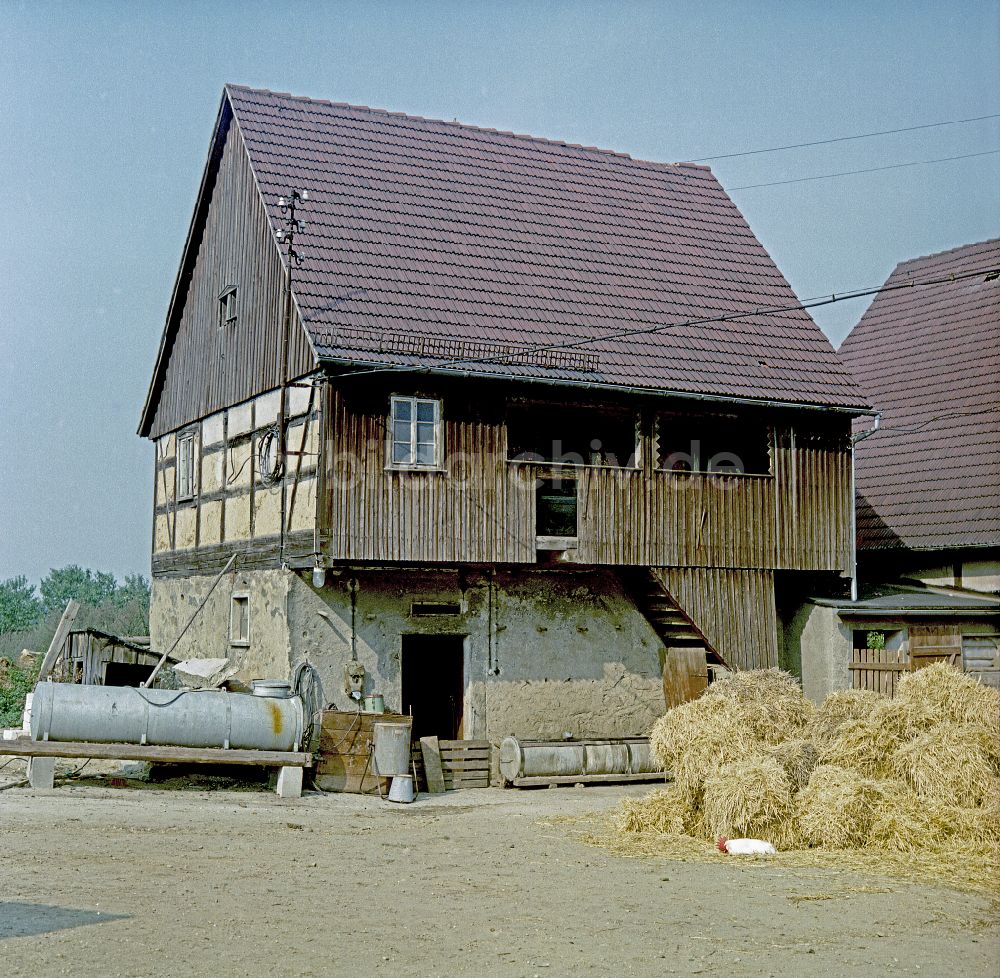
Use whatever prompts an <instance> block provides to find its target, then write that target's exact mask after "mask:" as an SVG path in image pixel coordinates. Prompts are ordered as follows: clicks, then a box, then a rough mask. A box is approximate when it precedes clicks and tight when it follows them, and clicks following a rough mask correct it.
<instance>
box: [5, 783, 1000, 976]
mask: <svg viewBox="0 0 1000 978" xmlns="http://www.w3.org/2000/svg"><path fill="white" fill-rule="evenodd" d="M7 773H8V772H5V775H6V774H7ZM644 790H646V789H644V788H640V787H636V786H632V787H629V788H623V787H617V788H614V787H590V788H559V789H540V790H534V791H501V790H498V789H483V790H477V791H461V792H452V793H448V794H447V795H444V796H441V795H438V796H434V797H433V798H432V797H428V796H422V797H421V798H420V799H418V801H417V802H416V803H415V804H413V805H409V806H395V805H391V804H389V803H383V802H379V801H378V800H376V799H367V798H361V797H357V796H351V795H325V796H320V795H315V794H313V795H308V796H306V797H304V798H302V799H300V800H294V801H293V800H280V799H278V798H277V797H276V796H275V795H273V794H271V793H265V792H262V791H254V792H250V791H203V790H184V791H178V790H161V789H154V788H143V789H141V790H139V789H135V788H129V787H123V788H109V787H95V786H87V785H81V784H65V785H63V786H57V787H56V788H55V789H53V790H51V791H33V790H31V789H29V788H15V789H12V790H8V791H3V792H0V846H2V849H0V852H2V862H0V881H2V882H0V972H2V974H3V975H4V976H5V978H14V976H19V975H31V976H44V978H50V976H56V975H74V976H91V975H93V976H101V978H109V976H118V975H121V976H126V975H127V976H154V975H156V976H159V975H185V976H194V975H199V976H200V975H211V976H236V975H253V976H258V975H261V976H264V975H267V976H270V975H278V974H282V975H289V976H317V978H318V976H340V975H344V976H350V978H362V976H368V975H377V976H390V975H405V976H410V975H413V976H421V978H432V976H448V978H454V976H466V975H468V976H493V975H496V976H502V978H508V976H509V978H525V976H527V978H531V976H540V978H554V976H558V975H573V976H601V978H606V976H619V975H643V976H645V975H650V976H661V975H725V976H738V978H742V976H757V975H763V976H768V975H770V976H782V978H786V976H787V978H801V976H804V975H810V976H817V978H833V976H838V978H840V976H861V975H864V976H881V975H897V974H919V975H924V976H947V978H964V976H968V978H973V976H977V978H978V976H990V978H995V976H996V975H997V974H998V973H1000V944H998V931H997V930H996V929H995V928H994V929H990V924H989V921H990V919H991V909H990V901H989V900H988V899H987V898H984V897H979V896H970V895H966V894H962V893H957V892H954V891H951V890H949V889H945V888H929V887H925V886H917V885H914V884H909V883H900V882H898V881H887V880H885V879H877V878H871V877H860V876H857V875H855V874H851V873H840V872H831V871H824V870H803V869H789V868H787V867H782V865H781V863H780V857H779V859H778V860H776V861H774V862H772V863H770V864H768V865H760V864H752V865H751V864H746V863H740V862H737V861H736V860H735V859H734V860H733V861H732V862H731V863H730V862H726V863H725V864H722V865H718V866H716V865H704V864H692V863H681V862H668V861H665V860H656V859H624V858H621V857H618V856H614V855H612V854H610V853H608V852H606V851H605V850H602V849H596V848H591V847H588V846H586V845H584V844H583V843H581V842H580V841H579V840H578V839H577V838H575V837H574V836H573V830H572V827H568V826H566V825H565V824H560V823H555V824H553V823H552V822H551V821H550V820H551V819H552V818H553V816H561V815H578V814H582V813H586V812H592V811H600V810H607V809H608V808H610V807H612V806H613V805H614V804H615V802H616V801H617V800H618V799H619V798H620V797H621V796H622V795H623V794H625V793H629V794H641V793H643V791H644Z"/></svg>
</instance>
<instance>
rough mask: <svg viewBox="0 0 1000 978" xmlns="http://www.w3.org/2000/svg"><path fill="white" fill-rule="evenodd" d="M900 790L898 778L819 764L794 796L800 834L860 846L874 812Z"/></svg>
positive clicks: (827, 843) (820, 842) (827, 844)
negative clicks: (886, 778) (882, 778)
mask: <svg viewBox="0 0 1000 978" xmlns="http://www.w3.org/2000/svg"><path fill="white" fill-rule="evenodd" d="M855 722H858V721H855ZM901 792H902V785H900V784H898V783H897V782H892V781H877V780H875V779H873V778H866V777H864V776H862V775H860V774H858V773H857V772H856V771H852V770H847V769H845V768H842V767H837V766H835V765H832V764H824V765H821V766H820V767H817V768H816V770H815V771H813V773H812V777H811V778H810V779H809V784H808V785H807V786H806V788H805V789H804V790H803V791H801V792H799V794H798V796H797V797H796V799H795V814H796V820H797V823H798V832H799V835H800V837H801V839H802V841H803V842H804V843H805V844H806V845H809V846H820V847H823V848H825V849H862V848H864V847H865V846H866V845H867V842H868V835H869V832H870V830H871V825H872V821H873V819H874V818H875V816H876V814H877V812H879V811H882V810H884V808H885V807H886V806H891V805H892V803H893V802H894V801H895V800H896V799H897V798H898V796H899V795H900V794H901Z"/></svg>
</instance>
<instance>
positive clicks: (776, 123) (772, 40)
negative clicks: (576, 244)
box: [0, 0, 1000, 579]
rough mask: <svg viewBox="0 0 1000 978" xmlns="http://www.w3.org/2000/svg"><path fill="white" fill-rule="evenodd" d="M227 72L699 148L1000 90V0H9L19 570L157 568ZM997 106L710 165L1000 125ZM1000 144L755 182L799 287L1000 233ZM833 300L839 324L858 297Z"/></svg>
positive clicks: (0, 110)
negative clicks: (161, 396)
mask: <svg viewBox="0 0 1000 978" xmlns="http://www.w3.org/2000/svg"><path fill="white" fill-rule="evenodd" d="M226 81H232V82H236V83H241V84H248V85H256V86H260V87H266V88H273V89H276V90H279V91H291V92H294V93H296V94H301V95H309V96H313V97H316V98H330V99H333V100H336V101H346V102H355V103H361V104H367V105H374V106H379V107H383V108H389V109H393V110H399V111H405V112H410V113H414V114H418V115H426V116H431V117H437V118H447V119H452V118H457V119H459V120H461V121H463V122H469V123H475V124H480V125H486V126H492V127H496V128H499V129H513V130H515V131H518V132H528V133H533V134H535V135H541V136H549V137H554V138H559V139H566V140H568V141H571V142H581V143H586V144H596V145H599V146H605V147H609V148H613V149H617V150H621V151H625V152H629V153H631V154H633V155H634V156H638V157H643V158H648V159H655V160H665V161H670V160H682V159H693V158H700V157H705V156H712V155H716V154H719V153H727V152H738V151H740V150H746V149H756V148H760V147H768V146H775V145H783V144H787V143H796V142H802V141H807V140H813V139H823V138H826V137H831V136H840V135H848V134H853V133H863V132H873V131H876V130H884V129H894V128H900V127H905V126H913V125H920V124H922V123H928V122H939V121H944V120H950V119H964V118H968V117H972V116H980V115H985V114H988V113H992V112H1000V98H998V94H1000V2H998V0H981V2H971V0H970V2H963V0H949V2H948V3H944V2H941V0H938V2H920V0H914V2H907V3H903V2H899V3H879V2H877V0H869V2H864V3H860V2H850V0H838V2H836V3H830V2H829V0H825V2H812V0H796V2H785V3H779V2H767V0H758V2H753V3H751V2H746V3H735V2H733V3H722V2H718V3H716V2H711V0H705V2H697V3H683V2H676V3H669V2H660V3H652V2H629V0H621V2H616V3H611V2H587V0H575V2H543V0H536V2H516V0H515V2H504V3H494V2H488V0H478V2H477V0H466V2H462V3H458V2H436V3H421V2H406V3H403V2H395V3H391V2H382V3H379V2H371V3H352V2H343V3H333V2H331V3H312V2H294V3H263V2H261V3H254V2H242V3H227V2H224V0H214V2H211V3H208V2H205V3H194V2H167V0H162V2H160V3H156V4H153V3H113V2H78V3H49V2H45V0H31V2H13V0H0V133H2V140H0V191H2V193H3V199H4V206H3V208H2V210H0V453H2V454H0V457H2V459H3V465H0V578H3V577H6V576H8V575H11V574H16V573H25V574H27V575H28V576H29V577H30V578H32V579H37V578H38V577H39V576H40V575H42V574H44V573H45V572H46V571H47V569H48V568H49V567H54V566H61V565H62V564H65V563H68V562H71V561H72V562H78V563H82V564H84V565H88V566H93V567H99V568H101V569H105V570H111V571H114V572H115V573H118V574H124V573H127V572H136V571H142V572H145V573H148V567H149V539H150V519H151V517H150V508H151V483H152V449H151V447H150V446H149V445H148V443H145V442H143V441H141V440H140V439H139V438H137V437H136V436H135V428H136V424H137V420H138V415H139V410H140V408H141V405H142V401H143V397H144V395H145V390H146V385H147V383H148V380H149V375H150V371H151V368H152V364H153V359H154V356H155V352H156V346H157V343H158V340H159V336H160V332H161V329H162V325H163V320H164V316H165V313H166V307H167V302H168V299H169V295H170V290H171V288H172V285H173V281H174V276H175V274H176V271H177V265H178V262H179V258H180V252H181V248H182V246H183V242H184V235H185V233H186V230H187V226H188V222H189V220H190V216H191V211H192V208H193V205H194V199H195V194H196V192H197V186H198V180H199V178H200V175H201V170H202V166H203V163H204V160H205V154H206V151H207V148H208V140H209V137H210V134H211V128H212V124H213V121H214V119H215V113H216V110H217V107H218V102H219V97H220V93H221V89H222V85H223V83H224V82H226ZM998 123H1000V120H992V121H987V122H980V123H976V124H970V125H959V126H947V127H942V128H937V129H925V130H922V131H920V132H914V133H906V134H898V135H895V136H887V137H880V138H877V139H867V140H859V141H856V142H848V143H838V144H833V145H827V146H821V147H814V148H811V149H802V150H796V151H793V152H784V153H778V154H768V155H760V156H751V157H743V158H737V159H731V160H721V161H718V162H717V163H715V164H713V168H714V170H715V172H716V173H717V175H718V176H719V177H720V179H721V180H722V182H723V184H724V185H725V186H727V187H739V186H743V185H746V184H752V183H760V182H767V181H773V180H782V179H791V178H797V177H803V176H810V175H814V174H823V173H829V172H835V171H841V170H851V169H860V168H865V167H873V166H884V165H887V164H892V163H899V162H907V161H910V160H925V159H934V158H937V157H945V156H955V155H960V154H966V153H975V152H982V151H985V150H990V149H1000V125H998ZM998 186H1000V156H997V155H993V156H982V157H979V158H976V159H968V160H961V161H956V162H952V163H942V164H937V165H931V166H918V167H911V168H907V169H899V170H890V171H886V172H882V173H872V174H866V175H860V176H851V177H843V178H840V179H836V180H824V181H815V182H809V183H799V184H791V185H788V186H780V187H768V188H760V189H754V190H741V191H734V192H733V197H734V199H735V200H736V203H737V204H738V205H739V206H740V207H741V209H742V210H743V211H744V213H745V214H746V215H747V217H748V219H749V221H750V224H751V226H752V227H753V228H754V230H755V231H756V233H757V235H758V236H759V237H760V238H761V240H762V241H763V243H764V245H765V247H767V248H768V250H769V251H770V252H771V253H772V255H773V256H774V257H775V259H776V260H777V262H778V264H779V266H780V267H781V269H782V271H783V272H784V273H785V275H786V276H787V277H788V279H789V281H790V282H791V284H792V286H793V287H794V288H795V290H796V292H797V293H798V295H799V296H800V297H802V298H808V297H812V296H817V295H820V294H824V293H828V292H831V291H838V292H839V291H844V290H846V289H851V288H857V287H867V286H876V285H878V284H880V283H881V282H882V281H883V280H884V279H885V278H886V276H887V275H888V274H889V272H890V271H891V270H892V268H893V266H894V265H895V264H896V263H897V262H898V261H900V260H903V259H905V258H909V257H912V256H914V255H918V254H926V253H928V252H932V251H939V250H942V249H945V248H950V247H954V246H956V245H960V244H964V243H967V242H970V241H977V240H981V239H983V238H987V237H993V236H996V235H997V234H1000V194H998V190H997V187H998ZM863 309H864V304H863V303H859V302H852V303H844V304H842V305H838V306H833V307H829V308H827V309H825V310H819V311H818V312H817V320H818V321H819V323H820V325H821V326H822V327H823V328H824V330H825V331H826V332H827V334H828V335H829V336H830V337H831V339H832V340H833V341H834V342H835V343H839V341H840V340H841V339H842V337H843V336H844V334H845V333H846V331H847V330H848V329H849V328H850V327H851V326H852V325H853V324H854V322H856V321H857V319H858V317H859V316H860V314H861V313H862V312H863Z"/></svg>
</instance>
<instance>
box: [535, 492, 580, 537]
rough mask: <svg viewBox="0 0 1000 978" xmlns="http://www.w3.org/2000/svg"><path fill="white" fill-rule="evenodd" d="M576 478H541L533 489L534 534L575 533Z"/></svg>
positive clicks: (565, 534)
mask: <svg viewBox="0 0 1000 978" xmlns="http://www.w3.org/2000/svg"><path fill="white" fill-rule="evenodd" d="M576 511H577V500H576V480H574V479H541V480H539V484H538V488H537V489H536V490H535V535H536V536H540V537H575V536H576V535H577V521H576V515H577V512H576Z"/></svg>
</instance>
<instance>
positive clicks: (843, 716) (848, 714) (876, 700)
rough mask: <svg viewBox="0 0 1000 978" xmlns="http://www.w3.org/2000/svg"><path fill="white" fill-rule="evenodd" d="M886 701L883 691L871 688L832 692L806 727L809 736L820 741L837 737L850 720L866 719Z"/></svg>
mask: <svg viewBox="0 0 1000 978" xmlns="http://www.w3.org/2000/svg"><path fill="white" fill-rule="evenodd" d="M883 702H885V697H884V696H882V694H881V693H876V692H874V691H872V690H869V689H844V690H840V691H839V692H836V693H830V695H829V696H827V697H826V699H824V700H823V702H822V703H820V705H819V706H818V707H817V708H816V712H815V713H814V714H813V715H812V718H811V719H810V720H809V724H808V726H807V728H806V733H807V734H808V736H810V737H812V738H813V740H816V741H819V742H824V743H825V742H826V741H828V740H830V739H831V738H833V737H835V736H836V735H837V733H838V732H839V731H840V728H841V727H843V725H844V724H845V723H847V722H848V721H850V720H866V719H868V718H869V717H870V716H871V715H872V711H873V710H874V709H875V707H876V706H878V705H879V704H880V703H883Z"/></svg>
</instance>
